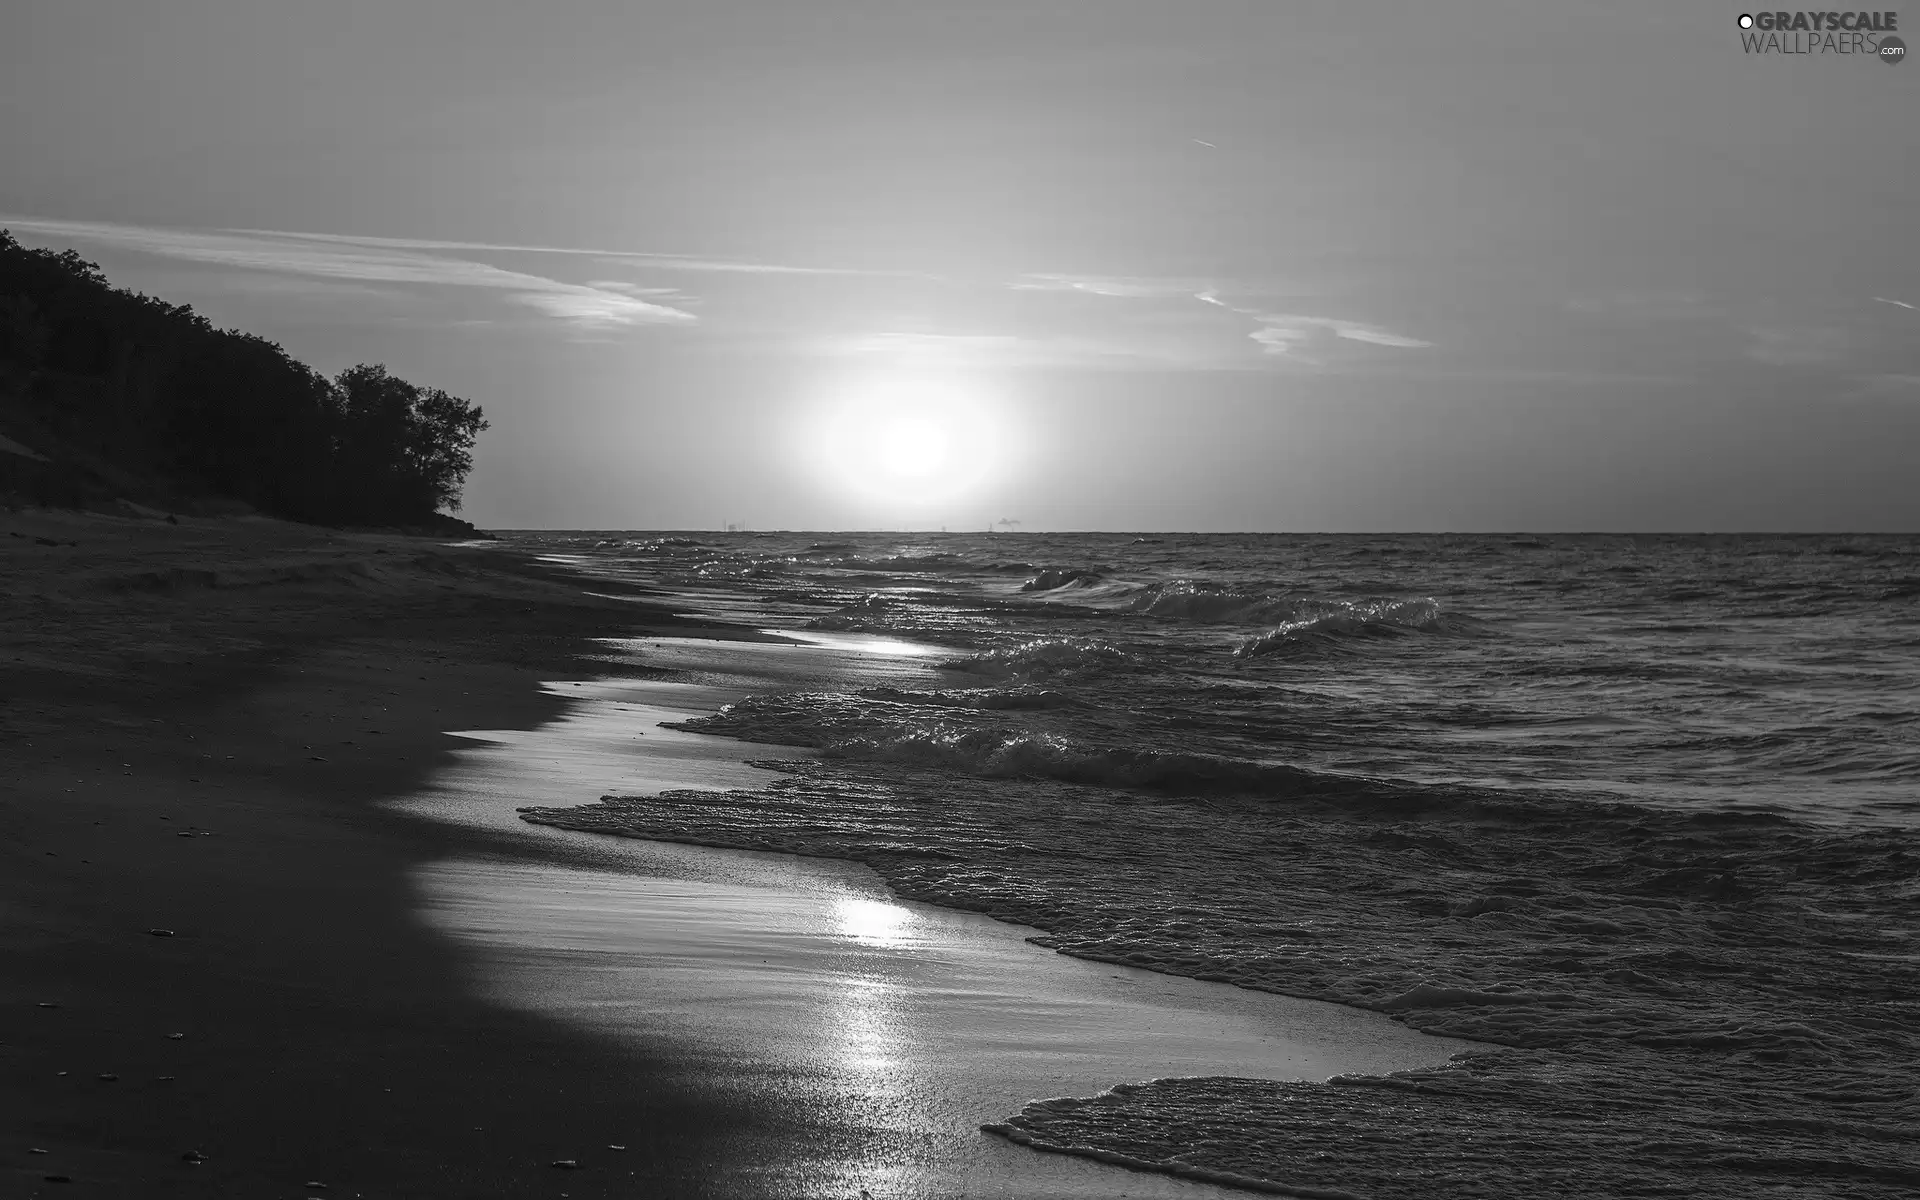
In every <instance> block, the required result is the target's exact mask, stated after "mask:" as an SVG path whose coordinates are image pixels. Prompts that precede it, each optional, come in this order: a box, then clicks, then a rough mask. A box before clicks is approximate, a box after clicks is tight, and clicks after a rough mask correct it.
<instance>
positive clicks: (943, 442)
mask: <svg viewBox="0 0 1920 1200" xmlns="http://www.w3.org/2000/svg"><path fill="white" fill-rule="evenodd" d="M947 442H948V437H947V431H946V430H945V429H943V428H941V427H940V424H939V423H938V422H937V421H932V420H928V419H926V418H924V417H911V416H909V417H891V418H884V419H883V423H882V425H881V426H880V428H879V430H878V431H877V432H876V434H875V437H874V449H875V450H876V451H878V453H877V454H876V456H875V457H876V459H877V460H878V463H879V466H880V468H881V470H883V471H885V472H886V473H887V474H889V475H892V476H893V477H894V478H896V479H902V480H913V479H928V478H931V477H933V476H936V475H938V474H939V473H940V470H941V468H943V467H944V466H946V461H947Z"/></svg>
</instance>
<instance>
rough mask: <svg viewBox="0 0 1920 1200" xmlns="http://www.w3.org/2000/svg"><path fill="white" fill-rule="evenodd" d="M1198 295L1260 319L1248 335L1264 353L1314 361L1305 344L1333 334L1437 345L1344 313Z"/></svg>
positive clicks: (1398, 345) (1401, 346)
mask: <svg viewBox="0 0 1920 1200" xmlns="http://www.w3.org/2000/svg"><path fill="white" fill-rule="evenodd" d="M1194 299H1196V300H1199V301H1201V302H1202V303H1204V304H1212V305H1215V306H1216V307H1219V308H1224V309H1226V310H1227V311H1228V312H1232V313H1238V314H1239V315H1240V316H1243V317H1248V318H1251V319H1252V320H1254V321H1256V322H1258V323H1259V326H1260V327H1259V328H1258V329H1255V330H1254V331H1253V332H1252V333H1250V334H1248V335H1247V336H1248V337H1250V338H1252V339H1253V340H1254V341H1255V342H1256V343H1258V345H1259V346H1260V349H1261V352H1262V353H1265V354H1270V355H1276V356H1285V357H1287V358H1292V359H1296V360H1298V361H1300V362H1306V363H1314V362H1315V361H1316V360H1314V359H1311V358H1307V357H1306V356H1304V355H1302V354H1301V353H1300V350H1301V348H1302V347H1304V346H1307V345H1309V344H1311V343H1313V342H1316V341H1319V340H1321V339H1323V338H1325V337H1327V336H1329V335H1330V336H1332V337H1335V338H1342V339H1345V340H1346V341H1350V342H1364V343H1366V344H1367V345H1370V346H1390V347H1392V348H1394V349H1396V350H1425V349H1430V348H1431V347H1432V346H1433V343H1432V342H1426V341H1422V340H1420V339H1419V338H1413V337H1407V336H1406V335H1405V334H1400V333H1395V332H1393V331H1392V330H1390V329H1383V328H1381V327H1380V326H1378V325H1369V324H1367V323H1365V322H1362V321H1351V320H1347V319H1346V318H1343V317H1312V316H1303V315H1300V314H1297V313H1273V312H1264V311H1262V310H1260V309H1257V308H1244V307H1242V306H1240V305H1237V304H1229V303H1227V302H1226V301H1225V300H1222V299H1221V298H1220V297H1219V296H1218V295H1216V294H1214V293H1213V292H1199V293H1196V294H1195V295H1194Z"/></svg>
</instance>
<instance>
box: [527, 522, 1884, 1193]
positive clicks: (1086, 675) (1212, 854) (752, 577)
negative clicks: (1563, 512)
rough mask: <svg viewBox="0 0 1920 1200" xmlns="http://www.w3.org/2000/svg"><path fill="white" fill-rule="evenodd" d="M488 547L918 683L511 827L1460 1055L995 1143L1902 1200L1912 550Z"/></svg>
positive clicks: (1099, 1118)
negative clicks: (747, 758)
mask: <svg viewBox="0 0 1920 1200" xmlns="http://www.w3.org/2000/svg"><path fill="white" fill-rule="evenodd" d="M505 536H506V541H507V544H508V545H510V546H514V547H517V548H520V549H523V550H526V551H529V552H532V553H534V554H537V555H539V556H541V557H543V558H545V559H546V560H548V561H549V562H552V563H555V564H558V565H564V566H566V567H569V568H571V569H574V570H576V571H578V572H580V573H582V574H583V575H586V576H589V577H599V578H605V579H617V580H620V581H621V582H623V583H624V584H627V585H630V586H632V587H637V588H639V589H642V590H643V591H646V592H648V593H650V594H652V595H653V596H655V597H656V598H657V599H658V600H659V601H661V602H665V603H668V604H670V605H671V606H673V607H675V608H676V609H679V610H681V611H689V612H699V613H704V614H706V615H709V616H712V617H715V618H719V619H724V620H727V621H730V622H734V623H736V624H741V625H746V626H750V627H752V628H754V629H756V630H762V631H766V632H768V633H771V634H776V635H779V636H781V637H785V638H790V639H794V640H797V641H802V642H811V643H814V644H835V642H836V640H838V642H839V643H842V644H850V645H859V646H862V647H864V648H866V649H868V650H871V651H875V652H878V653H882V654H886V653H891V654H893V655H895V656H896V657H897V658H898V659H899V660H900V661H902V662H907V663H910V664H912V670H911V671H908V672H906V673H902V672H900V671H894V672H891V673H886V674H882V675H869V676H849V677H844V678H839V679H825V680H804V681H795V682H793V683H792V684H791V686H782V687H775V688H769V689H768V690H766V691H763V692H758V693H755V694H752V695H747V696H743V697H740V698H738V699H735V700H734V701H732V702H731V703H728V704H726V705H725V706H724V707H720V708H718V709H717V710H716V711H714V712H711V713H707V714H704V715H701V716H698V717H694V718H692V719H689V720H686V721H684V722H680V723H678V724H677V726H676V728H678V729H680V730H682V731H686V732H694V733H702V734H709V735H713V736H717V737H727V738H733V739H737V740H739V741H743V742H747V743H761V744H767V745H776V746H781V747H787V748H799V749H800V750H801V751H803V752H804V753H803V757H802V758H800V759H795V758H794V757H793V756H792V753H791V751H789V752H788V754H787V757H786V758H785V759H783V760H782V761H781V762H777V763H769V764H767V767H768V777H769V782H768V784H767V786H766V787H765V788H762V789H757V790H749V791H745V792H735V793H733V794H730V795H727V796H716V795H711V794H702V793H663V794H661V795H657V796H611V795H610V796H605V797H601V798H599V799H598V800H597V801H595V800H594V799H593V798H592V797H582V798H581V804H580V806H579V807H576V808H558V809H535V810H529V811H526V812H523V813H522V816H523V818H524V819H526V820H529V821H533V822H536V823H544V824H550V825H558V826H563V827H567V828H573V829H580V830H588V831H594V832H600V833H613V834H621V835H624V836H629V837H641V838H651V839H660V840H669V841H683V842H696V843H704V844H710V845H718V846H729V847H736V848H745V849H756V850H788V851H797V852H801V853H807V854H819V855H829V856H835V857H844V858H848V859H852V860H856V861H860V862H864V863H866V864H868V865H870V866H872V867H873V868H874V869H875V870H877V871H878V872H879V874H880V876H881V877H882V878H883V879H884V880H885V881H886V882H887V883H888V885H889V886H891V887H892V888H893V889H894V890H895V891H896V892H898V893H899V894H900V895H902V896H905V897H907V898H909V899H913V900H919V901H931V902H933V903H937V904H943V905H948V906H951V907H954V908H961V909H968V910H973V911H979V912H985V913H988V914H990V915H993V916H996V917H1000V918H1002V919H1004V920H1007V921H1012V922H1017V923H1019V924H1021V925H1024V926H1029V927H1032V928H1035V929H1037V930H1039V931H1040V933H1039V934H1038V935H1037V936H1035V937H1034V938H1032V939H1031V940H1032V941H1034V942H1035V943H1036V944H1038V945H1041V946H1044V947H1049V948H1051V949H1054V950H1057V951H1059V952H1061V953H1065V954H1070V955H1075V956H1079V957H1083V958H1089V959H1095V960H1100V961H1110V962H1115V963H1124V964H1127V965H1131V966H1138V967H1145V968H1148V969H1151V970H1154V971H1159V972H1163V973H1166V974H1175V975H1187V976H1192V977H1195V978H1199V979H1203V980H1214V981H1218V982H1222V983H1227V984H1232V985H1235V986H1238V987H1243V988H1252V989H1257V990H1265V991H1270V992H1279V993H1285V994H1289V995H1294V996H1302V997H1307V998H1312V999H1321V1000H1329V1001H1333V1002H1336V1003H1341V1004H1347V1005H1351V1006H1355V1007H1359V1008H1365V1009H1371V1010H1374V1011H1378V1012H1384V1013H1388V1014H1391V1015H1392V1016H1394V1017H1395V1018H1396V1019H1398V1020H1401V1021H1403V1022H1405V1023H1406V1024H1408V1025H1410V1026H1412V1027H1413V1028H1415V1029H1419V1030H1423V1031H1425V1032H1429V1033H1434V1034H1441V1035H1447V1036H1452V1037H1459V1038H1464V1039H1469V1040H1472V1041H1475V1042H1479V1043H1483V1044H1485V1045H1486V1046H1487V1047H1488V1053H1487V1054H1485V1055H1481V1056H1468V1057H1466V1058H1462V1059H1457V1060H1456V1061H1455V1062H1453V1063H1450V1064H1449V1065H1448V1066H1446V1067H1443V1068H1435V1069H1433V1070H1431V1071H1426V1072H1415V1073H1412V1074H1410V1075H1407V1076H1404V1077H1403V1076H1393V1077H1383V1078H1371V1077H1367V1078H1352V1079H1335V1080H1333V1081H1331V1083H1294V1084H1289V1083H1276V1082H1272V1081H1245V1080H1235V1079H1232V1078H1219V1079H1209V1080H1190V1079H1170V1080H1160V1081H1154V1082H1152V1083H1149V1084H1144V1085H1143V1084H1128V1085H1126V1086H1123V1087H1118V1088H1116V1089H1114V1090H1113V1091H1111V1092H1108V1093H1103V1094H1101V1095H1098V1096H1083V1097H1054V1098H1046V1099H1044V1100H1041V1101H1039V1102H1037V1103H1036V1104H1034V1105H1030V1106H1029V1107H1028V1108H1027V1109H1026V1110H1025V1111H1023V1112H1021V1113H1017V1114H1009V1115H1008V1117H1007V1119H1006V1120H1005V1121H1002V1122H997V1123H995V1124H993V1125H991V1126H989V1128H990V1129H992V1131H993V1132H994V1133H997V1134H1000V1135H1002V1136H1005V1137H1008V1138H1011V1139H1013V1140H1015V1141H1018V1142H1020V1143H1022V1144H1025V1145H1031V1146H1035V1147H1036V1148H1039V1149H1045V1150H1054V1151H1059V1152H1064V1153H1072V1154H1087V1155H1092V1156H1095V1157H1101V1156H1105V1157H1103V1158H1102V1161H1111V1162H1122V1163H1125V1164H1127V1165H1131V1166H1135V1167H1138V1168H1141V1169H1148V1170H1160V1171H1165V1172H1169V1173H1174V1174H1183V1173H1184V1174H1190V1175H1191V1174H1194V1173H1196V1172H1198V1173H1199V1174H1197V1175H1195V1177H1198V1178H1219V1179H1224V1180H1237V1181H1241V1183H1242V1184H1245V1181H1248V1180H1252V1181H1255V1183H1254V1184H1253V1185H1248V1186H1256V1185H1257V1186H1265V1185H1271V1187H1278V1188H1291V1189H1295V1190H1296V1191H1299V1192H1301V1193H1302V1194H1326V1195H1367V1196H1374V1197H1381V1198H1390V1197H1396V1196H1404V1197H1408V1198H1409V1200H1411V1198H1413V1197H1428V1196H1435V1195H1454V1194H1461V1195H1466V1194H1471V1195H1477V1196H1512V1197H1516V1198H1517V1197H1522V1196H1538V1195H1550V1194H1552V1195H1576V1194H1577V1195H1585V1196H1623V1197H1624V1196H1648V1195H1688V1196H1726V1197H1743V1196H1752V1195H1768V1196H1781V1197H1808V1198H1811V1197H1817V1196H1818V1197H1824V1196H1861V1197H1882V1196H1895V1195H1911V1194H1914V1189H1920V1151H1917V1150H1916V1148H1915V1147H1916V1146H1920V1137H1916V1136H1915V1132H1914V1131H1915V1130H1917V1129H1920V1090H1916V1085H1915V1082H1914V1081H1915V1080H1916V1079H1920V537H1913V536H1864V535H1862V536H1852V535H1848V536H1839V535H1832V536H1828V535H1821V536H1763V535H1739V536H1734V535H1727V536H1709V535H1699V536H1684V535H1604V534H1593V535H1554V536H1546V535H1417V536H1416V535H1315V536H1307V535H1239V534H1165V533H1151V534H1087V533H1077V534H1044V533H1000V534H983V533H975V534H960V533H899V534H896V533H862V534H826V533H725V534H715V533H707V532H664V533H663V532H580V533H524V534H510V535H505ZM639 661H640V662H641V663H643V664H644V662H645V654H644V652H642V653H641V654H640V657H639ZM636 732H644V731H636ZM1271 1187H1270V1188H1269V1190H1271ZM1315 1189H1318V1190H1315Z"/></svg>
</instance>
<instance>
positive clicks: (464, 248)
mask: <svg viewBox="0 0 1920 1200" xmlns="http://www.w3.org/2000/svg"><path fill="white" fill-rule="evenodd" d="M224 232H227V233H233V234H239V235H242V236H246V237H266V238H290V239H294V240H298V241H303V242H322V243H328V244H334V245H342V246H369V247H378V248H380V249H386V250H412V251H438V252H461V253H468V254H557V255H566V256H571V257H581V258H598V259H602V260H604V261H607V262H620V263H635V264H639V265H642V266H648V267H655V268H658V269H660V270H663V271H715V272H721V273H731V274H744V275H840V276H856V277H866V278H876V279H927V278H931V276H927V275H923V274H920V273H918V272H912V271H872V270H866V269H864V268H858V267H799V266H792V265H789V264H785V263H762V262H748V261H745V260H741V259H723V258H702V257H699V256H697V255H691V254H659V253H654V252H651V251H641V250H595V249H587V248H583V247H578V246H533V245H526V244H523V243H515V242H447V241H435V240H431V239H426V238H387V237H362V236H359V235H356V234H345V233H297V232H291V231H287V230H277V229H229V230H225V231H224Z"/></svg>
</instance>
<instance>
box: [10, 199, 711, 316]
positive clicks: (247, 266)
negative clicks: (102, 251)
mask: <svg viewBox="0 0 1920 1200" xmlns="http://www.w3.org/2000/svg"><path fill="white" fill-rule="evenodd" d="M0 224H4V225H6V226H8V227H10V228H13V229H16V230H21V231H26V232H31V233H35V234H39V235H41V236H43V237H50V238H63V239H71V240H73V241H77V242H80V243H82V244H94V245H103V246H112V247H116V248H119V249H122V250H131V251H136V252H138V253H143V254H152V255H155V256H158V257H161V258H170V259H176V260H180V261H185V262H196V263H206V264H209V265H214V266H223V267H235V268H240V269H244V270H249V271H262V272H267V273H271V274H277V275H282V276H294V277H301V278H309V279H320V280H347V281H353V282H357V283H363V284H365V283H388V284H412V285H420V286H429V287H454V288H479V289H486V290H490V291H496V292H500V293H503V294H504V296H505V298H506V299H508V300H509V301H511V302H513V303H516V304H521V305H524V306H526V307H529V308H533V309H536V310H538V311H540V312H544V313H546V314H548V315H549V316H553V317H557V318H559V319H561V320H564V321H567V322H570V323H575V324H583V325H589V326H596V327H607V326H623V325H657V324H684V323H687V322H691V321H693V320H694V316H693V314H692V313H689V312H685V311H683V310H681V309H678V308H673V307H671V306H668V305H665V304H658V303H655V302H653V301H650V300H643V299H640V298H639V297H638V296H635V295H629V294H625V293H623V292H620V291H614V290H610V289H607V288H604V287H596V286H593V285H591V284H576V283H565V282H562V281H560V280H557V279H550V278H547V277H546V276H542V275H532V274H527V273H525V272H522V271H509V270H506V269H504V268H501V267H496V266H492V265H490V264H488V263H482V262H475V261H472V260H470V259H461V258H450V257H446V256H444V255H437V254H426V253H421V252H419V251H418V250H416V249H413V248H406V249H402V248H400V247H397V246H387V245H368V244H363V243H353V242H348V241H343V240H340V239H332V238H307V237H300V236H296V235H290V234H266V233H224V232H205V231H198V230H182V229H163V228H156V227H152V226H142V225H116V224H108V223H104V222H93V221H55V220H42V219H39V218H32V217H4V218H0Z"/></svg>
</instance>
